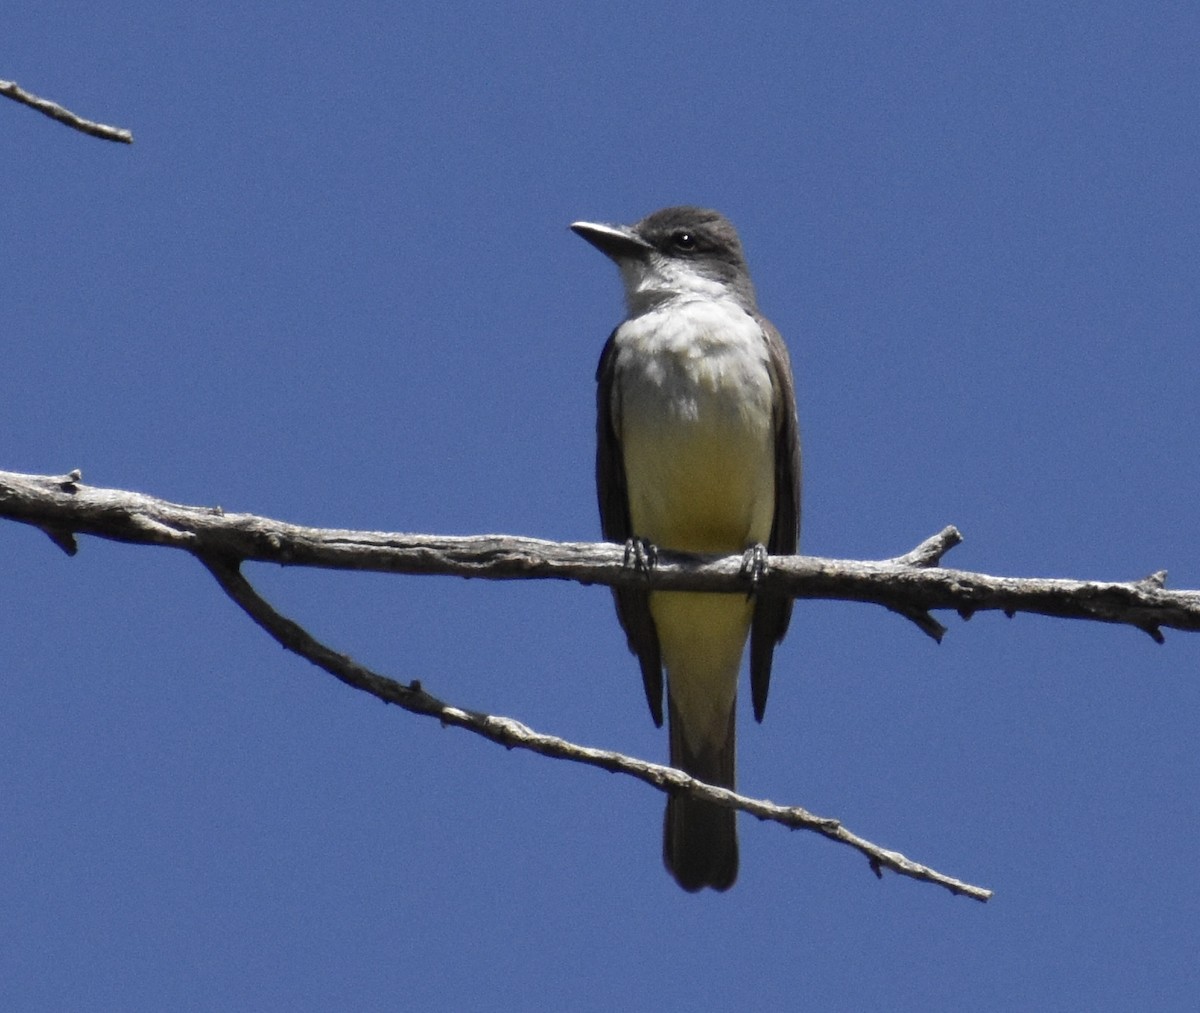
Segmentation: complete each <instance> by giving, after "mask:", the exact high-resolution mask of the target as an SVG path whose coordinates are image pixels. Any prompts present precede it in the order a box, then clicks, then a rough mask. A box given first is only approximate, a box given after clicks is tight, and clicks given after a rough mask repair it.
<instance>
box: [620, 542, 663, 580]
mask: <svg viewBox="0 0 1200 1013" xmlns="http://www.w3.org/2000/svg"><path fill="white" fill-rule="evenodd" d="M623 564H624V566H625V567H626V568H628V569H631V570H636V571H637V572H638V573H640V574H641V575H642V576H644V577H649V576H650V571H651V570H653V569H654V568H655V567H656V566H658V546H657V545H654V544H653V543H652V542H651V541H650V540H649V539H646V538H626V539H625V559H624V560H623Z"/></svg>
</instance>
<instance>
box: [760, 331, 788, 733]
mask: <svg viewBox="0 0 1200 1013" xmlns="http://www.w3.org/2000/svg"><path fill="white" fill-rule="evenodd" d="M755 319H757V320H758V323H759V326H761V327H762V331H763V338H764V339H765V340H766V342H767V353H768V357H769V358H768V362H769V366H770V370H771V383H772V385H773V386H774V388H775V419H774V422H775V425H774V432H775V517H774V520H773V521H772V522H771V538H770V541H769V542H768V543H767V551H768V552H769V553H771V554H772V555H776V556H791V555H794V554H795V552H796V546H797V544H798V542H799V537H800V434H799V429H798V425H797V422H796V388H795V384H794V382H793V380H792V366H791V362H790V361H789V359H788V352H787V346H786V345H785V344H784V343H783V338H782V337H780V335H779V332H778V331H777V330H776V329H775V326H774V324H772V323H771V322H770V321H769V320H767V319H766V318H765V317H762V316H757V315H756V317H755ZM791 618H792V599H791V598H779V597H773V596H768V595H760V596H759V598H758V601H757V603H756V604H755V607H754V621H753V624H752V626H751V630H750V695H751V699H752V701H753V703H754V717H755V720H757V721H761V720H762V719H763V713H764V711H765V710H766V707H767V690H768V689H769V688H770V685H771V657H772V655H773V654H774V651H775V645H776V644H778V643H779V641H781V640H782V639H783V636H784V634H785V633H787V628H788V623H789V622H790V620H791Z"/></svg>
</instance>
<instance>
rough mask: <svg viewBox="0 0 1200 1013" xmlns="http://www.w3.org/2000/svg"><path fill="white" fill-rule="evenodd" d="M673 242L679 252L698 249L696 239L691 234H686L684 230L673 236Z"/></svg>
mask: <svg viewBox="0 0 1200 1013" xmlns="http://www.w3.org/2000/svg"><path fill="white" fill-rule="evenodd" d="M671 242H672V243H674V244H675V249H677V250H694V249H695V248H696V237H695V235H693V234H692V233H691V232H684V231H683V230H682V229H681V230H680V231H679V232H676V233H675V234H674V235H673V236H671Z"/></svg>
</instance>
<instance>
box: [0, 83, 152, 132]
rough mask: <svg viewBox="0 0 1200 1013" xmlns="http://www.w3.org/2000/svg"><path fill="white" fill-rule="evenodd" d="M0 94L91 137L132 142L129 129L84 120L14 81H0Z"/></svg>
mask: <svg viewBox="0 0 1200 1013" xmlns="http://www.w3.org/2000/svg"><path fill="white" fill-rule="evenodd" d="M0 95H4V96H6V97H8V98H10V99H12V100H13V101H14V102H20V103H21V104H22V105H27V106H29V108H30V109H36V110H37V111H38V112H39V113H42V114H44V115H46V116H49V117H50V118H51V119H52V120H58V122H59V123H65V124H66V125H67V126H68V127H71V128H73V129H75V130H78V131H80V132H82V133H85V134H91V135H92V137H99V138H101V139H103V140H105V141H117V142H119V143H121V144H132V143H133V133H132V132H131V131H129V130H125V129H123V128H121V127H109V126H105V125H104V124H103V123H96V122H95V121H94V120H85V119H84V118H83V117H82V116H77V115H76V114H75V113H73V112H71V110H70V109H64V108H63V107H62V106H60V105H59V104H58V103H57V102H51V101H50V100H49V99H45V98H38V97H37V96H36V95H31V94H30V93H29V92H27V91H25V89H24V88H21V87H20V86H19V85H18V84H17V82H16V81H0Z"/></svg>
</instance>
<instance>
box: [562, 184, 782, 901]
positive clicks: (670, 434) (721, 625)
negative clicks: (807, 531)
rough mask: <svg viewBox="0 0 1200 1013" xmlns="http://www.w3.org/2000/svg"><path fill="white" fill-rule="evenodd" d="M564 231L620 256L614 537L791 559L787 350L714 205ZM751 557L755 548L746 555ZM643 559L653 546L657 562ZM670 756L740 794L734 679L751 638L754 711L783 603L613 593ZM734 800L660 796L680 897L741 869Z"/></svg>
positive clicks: (609, 459) (761, 700)
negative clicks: (622, 305)
mask: <svg viewBox="0 0 1200 1013" xmlns="http://www.w3.org/2000/svg"><path fill="white" fill-rule="evenodd" d="M571 228H572V229H573V230H574V231H575V232H576V233H577V234H578V235H580V236H582V237H583V238H584V239H586V240H587V241H588V242H589V243H591V244H592V245H593V246H595V247H596V248H597V249H599V250H600V251H601V252H602V253H604V254H606V255H607V256H608V257H610V258H611V259H612V260H613V261H615V262H616V265H617V267H618V268H619V269H620V271H621V279H622V281H623V282H624V285H625V301H626V304H627V308H628V315H627V317H626V319H625V322H624V323H622V324H621V325H620V326H619V327H617V329H616V330H615V331H613V332H612V335H611V336H610V337H609V339H608V342H607V344H606V345H605V346H604V351H603V353H602V354H601V356H600V366H599V368H598V370H597V373H596V379H597V383H598V390H597V427H596V428H597V448H596V486H597V493H598V496H599V501H600V523H601V527H602V529H603V532H604V537H605V538H606V539H608V540H609V541H614V542H624V543H626V544H627V545H629V546H630V547H632V548H634V549H637V550H639V551H640V547H641V545H642V544H643V543H649V544H650V545H652V546H655V547H660V548H666V549H677V550H683V551H688V552H712V553H733V552H748V553H750V554H752V556H753V558H754V561H755V564H756V565H757V564H758V563H759V561H760V560H759V559H758V557H759V556H760V555H761V552H762V549H763V548H764V547H765V548H766V549H767V551H769V552H771V553H774V554H776V555H791V554H793V553H795V551H796V544H797V536H798V532H799V526H800V443H799V438H798V435H797V424H796V396H795V390H794V387H793V384H792V371H791V365H790V363H789V361H788V353H787V348H786V347H785V346H784V343H783V339H782V338H780V336H779V332H778V331H777V330H775V328H774V327H773V326H772V325H771V323H770V322H769V321H768V320H767V319H766V318H765V317H763V316H762V314H760V313H759V312H758V304H757V302H756V300H755V296H754V286H753V285H752V284H751V282H750V274H749V272H748V271H747V268H746V261H745V258H744V256H743V254H742V244H741V242H740V240H739V239H738V235H737V232H736V231H735V230H734V228H733V226H732V225H731V224H730V223H729V221H728V220H727V219H726V218H724V217H723V216H722V215H720V214H718V213H717V212H715V211H708V210H705V209H703V208H696V207H675V208H666V209H665V210H662V211H656V212H655V213H654V214H652V215H650V216H648V217H646V218H643V219H642V220H641V221H640V222H638V223H637V224H636V225H633V226H617V225H602V224H597V223H594V222H575V223H574V224H573V225H572V226H571ZM747 558H748V559H750V558H751V556H748V557H747ZM652 560H653V555H651V562H652ZM613 594H614V597H615V598H616V606H617V616H618V618H619V619H620V621H621V625H622V627H623V628H624V630H625V635H626V637H627V639H628V641H629V649H630V650H631V651H632V652H633V653H634V654H636V655H637V657H638V660H639V662H640V663H641V669H642V681H643V683H644V684H645V688H646V699H647V701H648V702H649V704H650V713H651V716H652V717H653V718H654V722H655V724H657V725H660V726H661V725H662V720H663V710H662V691H663V668H664V667H665V668H666V676H667V709H668V714H669V716H670V737H671V764H672V766H675V767H679V768H681V769H682V770H684V771H686V772H687V773H689V774H691V775H692V776H693V777H696V778H699V779H700V780H702V781H706V782H708V783H709V784H713V785H719V786H722V787H726V788H730V789H732V788H733V787H734V783H735V776H734V768H735V762H734V753H735V749H734V743H735V728H736V722H735V716H734V715H735V704H736V702H737V681H738V671H739V669H740V667H741V660H742V653H743V650H744V648H745V645H746V637H747V635H749V637H750V689H751V696H752V700H753V704H754V716H755V718H756V719H757V720H759V721H761V720H762V717H763V710H764V708H765V706H766V702H767V688H768V685H769V682H770V678H771V657H772V654H773V652H774V650H775V645H776V644H777V643H779V641H780V640H781V639H782V638H783V635H784V633H786V632H787V627H788V621H789V619H790V618H791V612H792V602H791V599H790V598H779V597H772V596H767V595H761V594H759V595H754V596H753V597H751V598H747V596H746V595H744V594H717V593H696V592H680V591H653V592H651V591H647V590H643V589H641V588H636V587H623V588H618V589H615V590H614V592H613ZM734 818H735V813H734V810H732V809H726V808H724V807H721V806H716V805H713V804H712V803H709V802H702V801H699V800H697V799H694V798H690V797H688V796H686V795H672V796H671V797H669V798H668V800H667V812H666V818H665V821H664V832H663V860H664V862H665V863H666V866H667V868H668V869H669V870H670V872H671V874H672V875H673V876H674V877H675V879H676V880H677V881H678V883H679V885H680V886H682V887H683V888H684V889H685V890H689V891H695V890H699V889H701V888H702V887H705V886H709V887H712V888H713V889H715V890H727V889H728V888H729V887H731V886H732V885H733V883H734V880H735V879H737V872H738V844H737V829H736V826H735V822H734Z"/></svg>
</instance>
